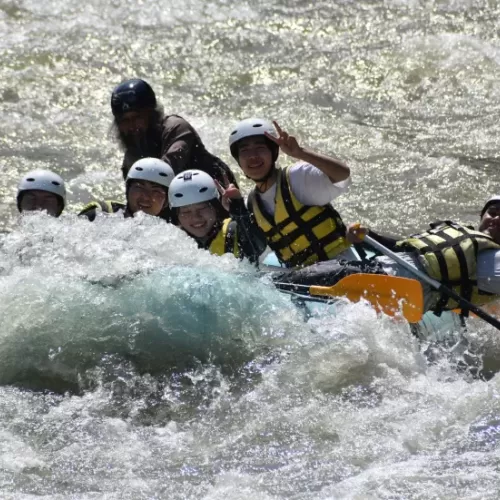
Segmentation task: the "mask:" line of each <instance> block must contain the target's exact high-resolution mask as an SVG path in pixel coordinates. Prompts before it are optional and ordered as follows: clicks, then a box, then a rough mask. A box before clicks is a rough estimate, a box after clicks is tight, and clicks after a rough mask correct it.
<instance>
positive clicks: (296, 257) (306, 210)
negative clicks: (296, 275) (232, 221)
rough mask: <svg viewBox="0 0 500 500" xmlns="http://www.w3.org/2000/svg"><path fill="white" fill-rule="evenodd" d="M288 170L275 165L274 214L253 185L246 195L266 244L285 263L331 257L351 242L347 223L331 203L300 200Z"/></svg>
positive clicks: (310, 261)
mask: <svg viewBox="0 0 500 500" xmlns="http://www.w3.org/2000/svg"><path fill="white" fill-rule="evenodd" d="M289 172H290V170H289V168H285V169H278V178H277V180H276V197H275V212H274V216H272V215H270V214H269V213H268V212H267V211H266V210H265V208H264V206H263V205H262V202H261V201H260V199H259V196H257V192H256V190H255V189H254V190H252V192H251V193H250V194H249V196H248V208H249V210H250V211H251V212H252V213H253V216H254V218H255V222H256V223H257V225H258V226H259V227H260V228H261V229H262V231H263V232H264V234H265V235H266V238H267V244H268V245H269V246H270V247H271V249H272V250H274V252H275V253H276V256H277V257H278V260H279V261H280V262H281V263H283V264H285V265H286V266H287V267H295V266H309V265H311V264H314V263H315V262H321V261H325V260H331V259H333V258H334V257H336V256H337V255H338V254H340V253H341V252H343V251H344V250H346V249H347V248H349V246H350V244H349V243H348V241H347V240H346V238H345V234H346V227H345V225H344V223H343V222H342V219H341V217H340V215H339V214H338V212H337V211H336V210H335V209H334V208H333V207H332V206H331V205H330V204H328V205H323V206H319V205H318V206H308V205H303V204H302V203H300V201H299V200H297V198H296V197H295V195H294V194H293V192H292V189H291V187H290V173H289Z"/></svg>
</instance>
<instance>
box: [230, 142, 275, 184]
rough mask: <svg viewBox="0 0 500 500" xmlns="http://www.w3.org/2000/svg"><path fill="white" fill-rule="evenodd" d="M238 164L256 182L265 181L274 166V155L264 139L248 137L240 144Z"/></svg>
mask: <svg viewBox="0 0 500 500" xmlns="http://www.w3.org/2000/svg"><path fill="white" fill-rule="evenodd" d="M238 163H239V165H240V167H241V170H243V173H244V174H245V175H246V176H247V177H248V178H250V179H252V180H253V181H255V182H258V181H259V180H260V179H265V177H266V175H267V174H268V173H269V170H271V168H272V166H273V154H272V151H271V150H270V149H269V145H268V144H267V141H266V139H265V138H264V137H262V136H260V137H259V136H258V137H248V138H247V139H243V140H242V141H241V142H240V143H239V144H238Z"/></svg>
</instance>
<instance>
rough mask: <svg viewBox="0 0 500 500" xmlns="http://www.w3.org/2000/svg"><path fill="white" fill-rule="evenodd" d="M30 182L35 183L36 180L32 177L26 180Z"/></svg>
mask: <svg viewBox="0 0 500 500" xmlns="http://www.w3.org/2000/svg"><path fill="white" fill-rule="evenodd" d="M26 180H27V181H28V182H35V179H34V178H33V177H30V178H29V179H26Z"/></svg>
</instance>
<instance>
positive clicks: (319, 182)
mask: <svg viewBox="0 0 500 500" xmlns="http://www.w3.org/2000/svg"><path fill="white" fill-rule="evenodd" d="M289 175H290V189H291V190H292V192H293V194H294V195H295V197H296V198H297V200H299V201H300V203H302V204H303V205H313V206H321V205H327V204H328V203H330V202H331V201H332V200H334V199H335V198H337V197H338V196H340V195H341V194H342V193H345V192H346V191H347V190H348V189H349V186H350V185H351V177H350V176H349V177H348V178H347V179H345V180H344V181H341V182H336V183H335V184H334V183H333V182H332V181H331V180H330V178H329V177H328V176H327V175H326V174H324V173H323V172H322V171H321V170H320V169H319V168H317V167H315V166H314V165H311V164H310V163H305V162H300V163H296V164H295V165H293V166H292V167H290V173H289ZM257 196H259V198H260V200H261V201H262V204H263V205H264V208H265V210H266V212H268V213H269V214H271V215H274V211H275V206H276V204H275V202H274V198H275V197H276V182H275V183H274V184H273V185H272V186H271V187H270V188H269V189H268V190H267V191H266V192H265V193H257Z"/></svg>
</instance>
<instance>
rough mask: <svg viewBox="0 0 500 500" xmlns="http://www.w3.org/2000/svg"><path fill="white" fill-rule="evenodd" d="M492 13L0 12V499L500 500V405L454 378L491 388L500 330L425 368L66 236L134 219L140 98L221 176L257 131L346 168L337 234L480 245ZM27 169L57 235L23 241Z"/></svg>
mask: <svg viewBox="0 0 500 500" xmlns="http://www.w3.org/2000/svg"><path fill="white" fill-rule="evenodd" d="M499 10H500V5H499V3H498V2H495V1H488V2H486V1H471V0H467V1H465V0H458V1H453V2H440V1H410V0H407V1H373V2H372V1H370V2H369V1H361V2H351V1H341V2H336V3H331V2H319V3H318V2H316V3H314V4H312V3H306V2H302V1H298V0H296V1H286V2H285V1H280V0H271V1H266V2H261V1H260V0H251V1H247V2H240V3H238V4H234V3H229V2H225V1H222V0H215V1H209V2H198V1H195V0H190V1H187V2H184V3H181V4H179V3H172V2H170V1H168V0H159V1H158V0H157V1H152V0H141V1H139V0H123V1H121V2H113V1H112V2H108V3H104V4H103V3H101V2H97V1H94V0H89V1H87V2H77V1H74V0H58V1H45V0H0V30H1V33H2V35H3V36H2V37H0V60H1V62H2V64H1V65H0V75H1V78H0V102H1V104H2V117H3V119H2V121H1V123H0V173H1V174H2V175H1V176H0V202H1V205H0V207H1V210H0V212H1V214H2V215H1V217H0V221H1V224H2V229H9V228H15V229H14V231H12V232H11V233H10V234H8V235H3V236H1V238H0V254H1V258H0V268H1V269H0V284H1V286H0V298H1V300H0V310H1V317H2V322H1V324H0V353H1V360H2V363H1V364H0V384H1V385H0V416H1V418H0V438H1V439H0V497H1V498H5V499H31V498H35V497H36V498H40V497H45V498H51V499H63V498H64V499H66V498H72V499H96V498H106V499H163V498H168V499H187V498H189V499H195V498H196V499H199V498H202V499H207V500H213V499H221V498H230V499H237V500H238V499H251V498H255V499H266V500H270V499H272V500H275V499H294V500H302V499H325V500H326V499H396V498H398V499H399V498H409V499H410V498H411V499H413V498H415V499H418V498H425V499H428V498H436V499H447V498H457V499H476V498H484V499H496V498H497V497H498V460H499V449H500V448H499V446H498V436H499V434H498V414H499V412H500V404H499V394H500V387H499V382H498V379H497V378H493V379H492V380H490V381H488V382H483V381H480V380H477V379H473V378H472V377H471V376H470V375H469V374H468V373H463V372H462V371H461V370H460V369H459V368H460V367H459V366H458V365H459V361H460V360H462V359H464V358H467V359H470V358H471V357H474V352H475V351H478V352H479V354H482V355H484V361H485V363H486V365H487V366H488V367H489V368H492V369H494V370H498V361H497V360H498V359H499V355H500V352H499V351H500V347H499V343H498V332H496V331H495V330H492V329H491V328H490V327H488V326H485V325H484V324H482V323H481V322H479V321H477V320H473V321H471V322H470V326H469V331H468V332H467V334H466V338H467V340H468V342H469V346H468V347H467V346H465V345H464V344H460V343H457V344H456V345H453V344H450V345H449V346H448V347H447V348H446V349H447V352H443V350H442V349H441V350H440V351H439V350H438V352H437V355H436V358H435V359H436V361H435V362H434V363H433V364H430V363H429V361H428V358H427V357H426V356H424V355H423V351H424V350H425V349H426V348H427V344H425V343H424V344H423V345H421V344H419V342H418V341H417V339H416V338H415V337H414V336H412V334H411V332H410V329H409V327H408V325H407V324H405V323H404V322H402V323H398V322H394V321H393V320H391V319H389V318H387V317H377V316H376V314H375V313H374V311H373V310H372V309H370V308H369V307H367V306H366V305H363V304H355V305H352V304H341V305H339V306H337V307H333V306H328V307H326V308H325V307H323V306H321V307H318V308H317V311H316V312H315V313H314V314H312V315H310V314H309V315H307V314H306V315H305V314H304V310H303V309H301V308H297V307H295V306H294V305H293V304H292V302H291V301H290V299H289V297H288V296H286V295H283V294H280V293H278V292H277V291H276V290H274V289H273V288H272V287H271V286H270V285H269V283H268V282H267V280H266V279H265V278H262V277H259V276H258V275H257V274H256V271H255V270H254V268H253V267H251V266H250V265H248V264H240V263H238V262H237V261H235V260H234V259H232V258H231V257H230V256H225V257H223V258H218V257H213V256H210V255H208V254H207V253H205V252H200V251H198V250H197V249H196V247H195V245H194V243H193V242H192V241H190V240H189V239H188V238H186V236H185V235H184V234H183V233H181V232H180V231H178V230H176V229H175V228H171V227H168V226H166V225H165V224H163V223H162V222H161V221H156V220H152V219H150V218H148V217H142V218H139V219H137V220H133V221H131V220H127V221H125V220H123V219H116V218H113V217H111V218H108V219H105V220H102V221H99V222H98V223H95V224H90V223H88V222H86V221H79V220H77V219H76V218H75V217H74V216H73V215H71V214H72V213H74V212H76V210H77V209H78V207H79V206H81V205H82V204H83V203H85V202H87V201H89V200H90V199H92V198H93V197H97V196H99V197H100V196H113V197H118V198H119V197H121V196H123V192H122V187H121V178H120V172H119V166H120V159H121V153H120V151H119V149H118V147H117V145H116V144H115V143H114V142H113V140H112V138H111V137H109V134H108V131H109V125H110V119H111V117H110V112H109V102H108V101H109V97H110V91H111V89H112V87H113V86H114V85H115V84H117V83H118V82H120V81H121V80H123V79H125V78H127V77H130V76H136V75H138V76H143V77H145V78H147V79H148V80H149V81H150V82H151V83H152V85H153V86H154V88H155V89H156V90H157V93H158V98H159V100H161V102H162V103H163V104H164V106H165V108H166V110H167V111H168V112H176V113H179V114H181V115H183V116H185V117H186V118H188V119H189V120H190V121H191V122H192V123H193V124H194V125H195V126H196V127H197V128H198V129H199V130H200V133H201V135H202V137H203V139H204V141H205V143H206V144H207V146H208V147H209V149H210V150H212V151H213V152H215V153H217V154H219V155H220V156H221V157H222V158H224V159H225V160H227V161H228V162H229V163H231V159H230V156H229V152H228V148H227V134H228V131H229V130H230V128H231V125H232V124H233V123H234V122H235V121H236V120H238V119H240V118H243V117H246V116H248V115H265V116H268V117H270V118H276V119H278V121H279V122H280V124H282V125H283V126H284V127H285V128H287V129H288V130H290V131H291V132H293V133H295V134H296V135H297V136H298V137H299V139H300V141H301V143H303V144H307V145H309V146H311V147H315V148H318V149H319V150H321V151H324V152H326V153H330V154H335V155H338V156H339V157H341V158H342V159H344V160H346V161H347V162H348V164H349V165H350V166H351V168H352V173H353V187H352V189H351V191H350V193H349V194H347V195H345V196H343V197H341V198H339V200H338V203H337V204H336V205H337V208H338V210H339V211H340V212H341V213H342V215H343V217H344V218H345V220H346V221H347V222H352V221H356V220H362V221H364V222H366V223H368V224H369V225H371V226H373V227H375V228H376V229H379V230H387V231H393V232H396V233H399V234H405V233H407V232H409V231H410V230H413V229H418V228H421V227H423V226H424V225H425V224H426V223H427V222H429V221H430V220H434V219H439V218H450V217H454V218H457V219H460V220H462V221H463V222H468V223H475V222H476V221H477V214H478V211H479V209H480V206H481V204H482V203H483V201H484V200H485V199H486V198H487V197H488V196H489V195H490V194H491V193H494V192H496V190H497V187H498V168H497V167H498V150H499V142H498V141H499V137H500V130H499V125H498V120H497V116H498V113H499V110H500V109H499V108H500V94H499V90H498V85H497V82H498V81H499V80H500V68H499V61H500V51H499V50H500V49H499V38H498V36H499V35H498V15H499V13H500V12H499ZM286 163H287V160H286V159H285V158H282V164H286ZM233 166H234V165H233ZM38 167H41V168H54V169H56V170H58V171H59V172H61V173H62V174H63V175H64V177H65V178H66V179H67V181H68V186H69V191H70V193H69V200H70V210H69V214H68V215H67V216H65V217H64V218H63V219H62V220H53V219H49V218H47V217H43V216H34V217H27V218H24V220H23V221H22V222H19V220H18V218H17V215H16V211H15V205H14V195H15V185H16V183H17V180H18V178H19V177H20V175H21V174H22V173H23V172H25V171H28V170H30V169H32V168H38ZM241 180H242V183H243V185H244V187H245V189H247V188H248V187H249V186H248V184H246V180H245V179H241ZM457 338H458V339H459V337H457ZM457 342H458V340H457ZM467 349H468V350H469V352H467Z"/></svg>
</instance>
